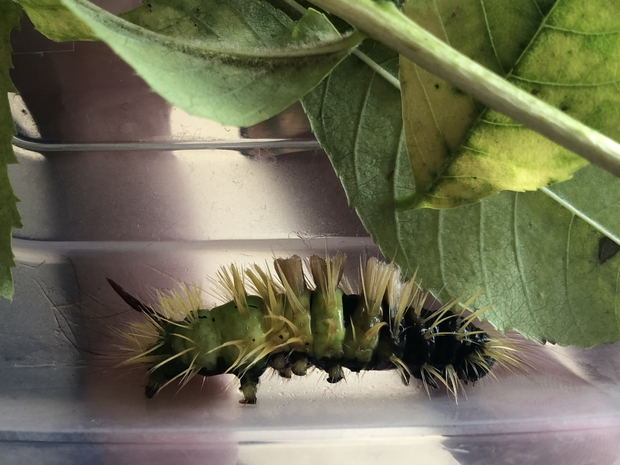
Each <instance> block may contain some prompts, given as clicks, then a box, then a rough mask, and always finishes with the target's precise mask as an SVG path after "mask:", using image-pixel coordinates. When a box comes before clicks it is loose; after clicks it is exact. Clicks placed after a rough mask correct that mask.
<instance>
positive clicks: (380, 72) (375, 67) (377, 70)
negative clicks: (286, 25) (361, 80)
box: [284, 0, 400, 90]
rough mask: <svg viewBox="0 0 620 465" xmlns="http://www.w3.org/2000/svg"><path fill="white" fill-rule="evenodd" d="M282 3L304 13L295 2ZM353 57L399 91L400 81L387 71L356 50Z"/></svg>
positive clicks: (287, 0) (304, 10) (303, 9)
mask: <svg viewBox="0 0 620 465" xmlns="http://www.w3.org/2000/svg"><path fill="white" fill-rule="evenodd" d="M284 2H286V3H287V4H289V5H290V6H291V7H293V8H294V9H295V10H297V11H298V12H299V13H301V14H302V15H303V14H304V13H305V12H306V10H307V9H306V8H304V7H303V6H301V5H300V4H299V3H297V2H296V1H295V0H284ZM352 53H353V55H355V56H356V57H357V58H359V59H360V60H362V61H363V62H364V63H366V65H368V67H369V68H370V69H372V70H373V71H374V72H375V73H377V74H378V75H380V76H381V77H382V78H383V79H385V80H386V81H387V82H389V83H390V84H392V85H393V86H394V87H396V88H397V89H398V90H400V81H399V80H398V79H397V78H395V77H394V76H392V75H391V74H390V73H389V72H388V71H386V70H385V69H383V68H382V67H381V66H380V65H379V64H378V63H377V62H376V61H374V60H373V59H372V58H370V57H369V56H368V55H366V54H365V53H364V52H361V51H360V50H359V49H358V48H356V49H355V50H353V52H352Z"/></svg>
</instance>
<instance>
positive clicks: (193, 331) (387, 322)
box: [108, 254, 518, 404]
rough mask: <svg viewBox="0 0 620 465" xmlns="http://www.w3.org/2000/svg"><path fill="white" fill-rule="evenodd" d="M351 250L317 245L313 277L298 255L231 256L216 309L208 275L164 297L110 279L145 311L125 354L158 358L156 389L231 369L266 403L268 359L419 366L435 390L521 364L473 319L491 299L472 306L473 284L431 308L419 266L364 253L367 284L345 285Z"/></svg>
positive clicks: (403, 370)
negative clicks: (261, 385)
mask: <svg viewBox="0 0 620 465" xmlns="http://www.w3.org/2000/svg"><path fill="white" fill-rule="evenodd" d="M345 262H346V258H345V256H344V255H342V254H338V255H336V256H334V257H329V256H328V257H327V258H325V259H323V258H320V257H318V256H316V255H314V256H312V257H311V258H310V259H309V262H308V265H309V269H310V274H311V276H312V281H313V282H314V285H312V284H311V283H310V280H309V279H308V277H307V274H306V273H304V267H303V261H302V260H301V258H300V257H298V256H296V255H295V256H292V257H291V258H288V259H276V260H275V263H274V267H275V275H274V274H273V273H272V272H270V271H265V270H263V269H261V268H260V267H258V266H256V265H255V266H252V267H250V268H248V269H246V270H243V269H240V268H238V267H236V266H235V265H231V266H230V267H227V268H222V269H221V270H220V271H219V273H218V275H217V280H216V283H217V285H218V287H219V291H220V294H221V295H222V297H224V298H225V300H227V302H226V303H224V304H223V305H219V306H216V307H214V308H211V309H206V308H204V305H203V304H202V302H201V295H200V294H201V289H200V288H199V287H190V286H184V287H183V288H182V290H181V291H177V292H174V293H171V294H162V293H160V294H159V296H158V301H159V302H158V306H157V308H156V309H155V308H152V307H150V306H148V305H145V304H144V303H142V302H141V301H139V300H138V299H136V298H135V297H133V296H132V295H130V294H129V293H128V292H127V291H125V290H124V289H123V288H122V287H121V286H119V285H118V284H117V283H115V282H114V281H112V280H111V279H108V281H109V283H110V284H111V286H112V287H113V288H114V290H115V291H116V292H117V293H118V294H119V296H120V297H121V298H122V299H123V300H124V301H125V302H126V303H127V304H128V305H129V306H131V307H132V308H133V309H135V310H137V311H138V312H140V313H141V314H142V315H143V316H144V317H145V321H143V322H134V323H131V324H129V325H128V328H127V329H126V330H124V331H121V332H120V334H121V335H122V338H123V340H124V343H123V346H122V348H123V349H124V350H125V351H127V353H128V354H129V355H128V356H127V357H126V359H125V361H124V363H125V364H131V363H142V364H146V365H147V366H148V367H149V376H148V381H147V385H146V389H145V392H146V395H147V397H149V398H150V397H152V396H154V395H155V394H156V393H157V392H158V391H159V390H161V389H162V388H164V387H165V386H167V385H168V384H170V383H172V382H173V381H176V380H179V381H180V382H181V383H186V382H187V381H189V380H190V379H191V378H192V377H193V376H195V375H202V376H215V375H220V374H224V373H232V374H234V375H236V376H237V377H238V378H239V379H240V382H241V388H240V389H241V392H242V393H243V400H242V401H241V403H244V404H254V403H256V392H257V387H258V382H259V377H260V376H261V375H262V374H263V373H264V372H265V370H266V369H267V368H269V367H271V368H273V369H274V370H276V371H277V372H278V373H279V374H280V376H282V377H284V378H290V377H291V376H292V375H293V374H295V375H297V376H303V375H305V374H306V372H307V370H308V369H309V368H310V367H312V366H315V367H318V368H319V369H321V370H324V371H325V372H326V373H327V375H328V377H327V381H328V382H330V383H337V382H338V381H340V380H342V379H343V377H344V372H343V368H347V369H349V370H351V371H353V372H359V371H362V370H391V369H395V370H398V372H399V373H400V375H401V378H402V380H403V382H404V383H405V384H408V383H409V381H410V379H411V377H413V378H417V379H419V380H421V381H422V383H423V385H424V387H425V389H426V390H427V392H428V391H429V387H432V388H434V387H437V386H438V385H439V384H443V385H445V386H446V387H447V388H448V390H450V391H451V392H452V393H453V394H454V395H455V396H456V395H457V390H458V387H459V385H460V383H468V382H470V381H471V382H475V381H477V380H478V379H480V378H482V377H484V376H486V375H487V374H488V373H489V372H490V371H491V369H492V368H493V366H494V365H495V364H497V363H500V364H506V365H516V364H517V362H518V360H517V358H516V356H515V355H514V354H513V350H514V349H513V348H512V347H511V346H510V345H509V344H507V343H506V342H504V341H502V340H499V339H495V338H492V337H491V336H490V335H489V334H488V333H487V332H486V331H484V330H482V329H480V328H478V327H476V326H475V325H474V324H473V321H474V319H475V318H476V316H477V315H478V314H479V313H480V312H481V311H483V310H479V311H478V312H475V313H473V314H469V315H465V313H464V311H463V310H462V308H465V307H467V306H468V305H469V304H470V303H471V302H472V301H473V300H474V298H475V296H474V297H472V298H471V299H470V300H469V301H468V302H466V303H465V304H464V307H460V306H459V305H458V304H457V301H453V302H450V303H449V304H447V305H444V306H443V307H441V308H440V309H438V310H434V311H432V310H429V309H427V308H425V302H426V300H427V296H428V293H425V292H422V291H421V290H420V289H419V288H418V287H417V286H416V285H415V283H414V279H413V278H412V279H411V280H409V281H403V280H402V278H401V274H400V270H399V269H398V267H396V266H395V265H391V264H387V263H384V262H381V261H380V260H378V259H376V258H370V259H368V260H367V261H366V262H365V263H363V264H360V277H359V283H360V284H359V286H360V291H359V293H352V292H347V293H345V291H343V288H347V287H348V285H347V283H346V282H343V283H341V281H343V280H342V275H343V271H344V266H345ZM276 275H277V276H276ZM246 281H249V284H250V285H249V291H250V292H248V290H247V289H246Z"/></svg>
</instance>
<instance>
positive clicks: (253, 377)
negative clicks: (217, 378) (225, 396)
mask: <svg viewBox="0 0 620 465" xmlns="http://www.w3.org/2000/svg"><path fill="white" fill-rule="evenodd" d="M264 371H265V370H264V369H259V370H249V371H246V372H245V373H244V374H243V375H241V378H239V380H240V381H241V386H240V387H239V390H240V391H241V393H242V394H243V399H242V400H240V401H239V403H240V404H244V405H253V404H255V403H256V393H257V392H258V379H259V378H260V377H261V375H262V374H263V373H264Z"/></svg>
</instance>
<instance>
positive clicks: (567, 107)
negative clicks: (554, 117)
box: [560, 103, 570, 111]
mask: <svg viewBox="0 0 620 465" xmlns="http://www.w3.org/2000/svg"><path fill="white" fill-rule="evenodd" d="M569 109H570V107H569V106H568V105H567V104H566V103H563V104H561V105H560V110H562V111H568V110H569Z"/></svg>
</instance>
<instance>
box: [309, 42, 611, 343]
mask: <svg viewBox="0 0 620 465" xmlns="http://www.w3.org/2000/svg"><path fill="white" fill-rule="evenodd" d="M361 49H362V50H363V51H365V52H366V53H367V55H368V56H369V57H370V58H371V59H373V60H374V61H375V62H377V63H378V64H380V65H381V66H383V67H384V68H386V69H389V71H390V73H391V74H392V75H394V76H395V75H397V56H396V54H395V53H394V52H392V51H391V50H389V49H386V48H385V47H383V46H381V45H379V44H376V43H373V42H368V43H366V42H365V43H364V44H362V47H361ZM400 102H401V101H400V94H399V92H398V90H397V89H396V88H394V87H393V86H391V85H390V84H388V82H387V81H386V80H384V79H382V78H381V77H380V76H379V75H378V74H376V73H375V72H374V71H373V70H372V69H371V68H370V67H368V66H367V65H366V64H364V63H363V62H362V61H361V60H359V59H358V58H356V57H350V58H348V59H347V60H345V61H344V62H343V63H342V64H341V65H340V66H338V68H336V69H335V70H334V72H333V73H332V74H331V75H330V76H329V77H328V78H327V79H326V80H325V81H324V82H323V83H322V84H321V85H320V86H319V87H317V89H315V90H314V91H313V92H312V93H311V94H309V95H308V96H306V97H305V98H304V99H303V104H304V108H305V110H306V112H307V114H308V116H309V117H310V121H311V124H312V127H313V130H314V131H315V134H316V136H317V138H318V139H319V141H320V142H321V144H322V145H323V147H324V148H325V150H326V152H327V153H328V155H329V157H330V159H331V161H332V163H333V165H334V168H335V169H336V172H337V174H338V176H339V177H340V179H341V180H342V182H343V185H344V187H345V190H346V192H347V196H348V198H349V202H350V204H351V206H352V207H353V208H355V209H356V210H357V213H358V214H359V216H360V219H361V220H362V222H363V223H364V226H365V227H366V228H367V229H368V230H369V232H370V233H371V235H372V237H373V240H374V241H375V242H376V243H377V244H379V246H380V247H381V250H382V252H383V253H384V255H385V256H386V258H387V259H388V260H393V261H395V262H396V263H397V264H399V265H400V266H401V267H402V268H403V270H404V271H405V273H406V274H408V275H411V274H413V272H414V271H415V269H416V268H417V267H419V270H418V277H419V278H420V279H421V284H422V286H423V287H425V288H428V289H430V290H431V291H432V292H433V293H434V294H435V295H437V296H438V297H439V298H440V299H441V300H442V301H448V300H450V299H452V298H459V297H462V298H463V300H465V299H466V298H468V297H469V296H471V295H473V294H474V293H476V292H477V291H479V290H480V289H483V290H484V292H483V294H482V295H481V296H480V297H479V298H478V299H477V300H476V302H475V303H474V305H475V307H476V308H480V307H482V306H485V305H487V304H492V309H491V310H489V311H488V312H486V313H485V318H488V319H489V320H490V321H491V323H492V324H493V325H494V326H496V327H498V328H500V329H502V330H509V329H515V330H517V331H519V332H521V333H522V334H524V335H525V336H527V337H529V338H531V339H535V340H549V341H553V342H557V343H559V344H575V345H579V346H584V347H588V346H592V345H595V344H601V343H608V342H616V341H620V329H619V324H618V321H620V313H619V314H617V313H616V312H617V308H616V305H617V304H616V302H617V301H620V300H619V299H618V297H619V294H620V292H619V290H618V283H617V276H619V275H620V254H617V255H615V256H614V257H612V258H610V259H609V260H607V261H605V262H604V263H603V264H600V263H599V260H598V246H599V240H600V239H601V237H603V232H604V231H608V232H610V235H612V237H618V236H620V221H619V218H620V217H619V216H618V215H617V210H618V205H619V204H618V203H617V201H616V198H617V197H618V195H620V194H618V195H616V194H615V193H618V192H620V180H618V179H617V178H614V177H613V176H611V175H609V174H607V173H605V174H604V175H601V173H603V171H602V170H600V169H599V168H596V167H591V166H590V167H587V168H586V169H585V170H583V171H582V172H579V173H577V175H576V176H575V178H574V179H573V180H570V181H568V182H566V183H563V184H557V185H556V186H553V187H552V188H550V189H549V193H550V194H552V195H553V196H554V197H558V198H560V199H561V200H562V202H563V203H562V204H561V203H558V202H557V201H555V200H554V198H552V197H550V195H547V194H545V193H544V192H540V191H539V192H531V193H512V192H504V193H501V194H498V195H496V196H493V197H490V198H488V199H485V200H482V201H481V202H479V203H477V204H473V205H467V206H462V207H458V208H454V209H450V210H432V209H418V210H409V211H404V212H402V211H398V210H397V209H396V206H395V199H396V198H399V197H403V196H406V195H409V194H411V193H412V192H413V190H414V184H413V179H412V174H411V166H410V163H409V160H408V154H407V151H406V149H405V143H404V136H403V129H402V128H403V121H402V117H401V112H400V110H401V106H400V105H401V103H400ZM610 193H612V194H610ZM577 199H583V200H580V201H577ZM608 199H609V200H608ZM565 206H567V207H569V208H565Z"/></svg>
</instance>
